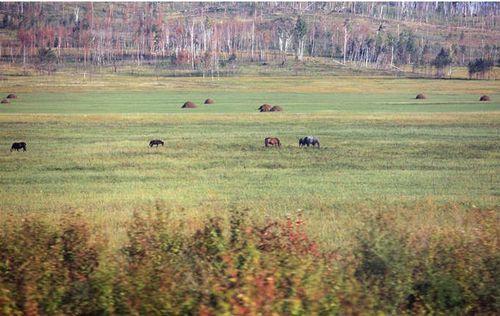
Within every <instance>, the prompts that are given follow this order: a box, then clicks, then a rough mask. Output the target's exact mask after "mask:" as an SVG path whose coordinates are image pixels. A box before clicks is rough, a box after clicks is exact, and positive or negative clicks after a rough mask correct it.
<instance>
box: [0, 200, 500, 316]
mask: <svg viewBox="0 0 500 316" xmlns="http://www.w3.org/2000/svg"><path fill="white" fill-rule="evenodd" d="M412 211H414V210H412ZM432 211H435V210H432ZM444 211H446V212H453V211H454V210H453V209H445V210H444ZM425 212H426V211H425V210H421V214H423V215H425V214H426V213H425ZM246 214H247V212H246V211H233V212H232V214H231V216H230V218H229V220H228V221H227V222H226V221H224V220H222V219H221V218H210V219H208V220H206V221H205V222H203V223H201V224H200V226H199V228H198V229H197V230H196V231H194V232H189V230H188V229H187V228H186V227H184V224H183V223H182V221H179V220H175V219H173V218H172V217H170V216H169V213H168V212H165V211H163V210H161V209H158V210H156V211H154V212H149V213H147V212H146V213H144V212H142V213H136V214H135V215H134V216H133V218H132V220H131V222H130V224H129V225H128V227H127V228H126V231H127V237H128V241H127V243H126V245H124V246H123V247H122V248H121V249H120V250H119V251H118V252H115V253H113V254H112V256H110V253H109V251H110V249H106V248H104V246H105V240H104V238H102V237H101V236H99V235H98V234H95V233H93V232H92V231H91V230H90V229H89V226H88V225H87V223H86V222H85V221H84V220H83V219H82V218H81V217H79V216H76V215H68V216H65V217H64V218H63V219H62V220H61V221H60V223H59V224H57V225H51V224H50V223H48V222H47V221H45V220H43V219H42V218H41V216H38V217H28V218H25V219H24V220H23V221H21V222H17V221H15V220H13V219H7V220H5V221H4V222H3V224H4V226H3V229H2V233H1V234H2V235H1V239H0V313H1V314H5V315H21V314H31V315H37V314H71V315H83V314H119V315H121V314H141V315H142V314H145V315H159V314H161V315H163V314H175V315H178V314H182V315H185V314H187V315H191V314H203V315H216V314H231V315H233V314H235V315H240V314H252V315H254V314H266V315H268V314H280V315H282V314H283V315H299V314H300V315H331V314H377V313H381V314H413V313H415V314H492V315H493V314H495V312H496V311H498V309H499V307H500V304H499V297H500V293H499V289H498V286H497V285H498V283H499V282H500V279H499V275H500V273H499V272H500V271H499V266H500V259H499V255H498V253H497V240H496V227H497V225H496V224H497V223H496V211H495V210H477V209H472V210H470V211H469V212H468V213H467V214H465V215H464V218H463V222H464V225H463V226H461V227H451V226H446V225H444V226H443V225H441V226H431V225H421V226H416V227H413V226H415V225H407V224H406V220H407V221H408V222H410V223H411V222H412V221H414V219H415V218H416V216H417V215H413V214H415V213H412V214H405V213H404V211H401V212H399V213H398V215H397V216H396V215H395V213H394V212H389V211H378V212H371V211H369V212H366V213H361V214H364V215H362V216H364V218H363V219H362V223H363V225H362V226H361V227H358V228H357V230H356V231H355V234H354V235H353V247H352V248H350V249H338V250H336V251H325V250H323V249H321V247H320V246H319V245H318V244H317V243H316V242H315V241H314V240H312V239H311V238H310V236H309V235H308V234H307V233H306V231H307V230H306V227H307V225H306V223H305V221H304V220H303V219H302V216H301V215H300V214H297V215H296V216H294V217H289V218H286V219H284V220H276V221H271V222H267V223H266V224H255V223H252V222H251V221H250V220H249V219H248V218H247V217H246ZM401 214H403V215H401ZM405 217H406V218H405ZM402 219H403V220H402Z"/></svg>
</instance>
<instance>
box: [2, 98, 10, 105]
mask: <svg viewBox="0 0 500 316" xmlns="http://www.w3.org/2000/svg"><path fill="white" fill-rule="evenodd" d="M0 103H2V104H5V103H10V101H9V100H7V99H3V100H2V101H0Z"/></svg>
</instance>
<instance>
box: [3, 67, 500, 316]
mask: <svg viewBox="0 0 500 316" xmlns="http://www.w3.org/2000/svg"><path fill="white" fill-rule="evenodd" d="M87 79H88V78H87ZM87 79H86V80H82V79H81V78H78V77H77V76H76V75H73V76H72V75H69V74H58V75H55V76H51V77H36V76H21V77H18V76H15V75H11V76H7V78H4V80H3V81H2V86H1V87H0V93H3V94H4V95H6V94H7V93H11V92H15V93H17V94H18V96H19V98H18V99H15V100H12V102H11V103H10V104H2V105H1V106H0V131H1V133H0V144H1V150H0V228H1V229H0V314H5V315H17V314H19V315H20V314H22V313H24V314H29V315H37V314H71V315H79V314H95V315H124V314H144V315H165V314H172V315H194V314H203V315H222V314H227V315H245V314H246V315H257V314H262V315H271V314H273V313H274V314H279V315H317V314H321V315H338V314H341V315H349V314H408V313H413V314H466V313H470V314H485V315H489V314H491V315H493V314H495V311H498V308H499V306H500V301H499V297H500V293H499V288H498V282H500V281H499V280H498V275H500V273H499V271H498V267H499V266H500V265H499V264H498V263H499V262H500V257H499V255H498V221H499V216H498V214H499V213H498V211H499V210H500V208H499V202H500V191H499V189H498V188H499V187H500V180H499V177H498V175H499V171H500V164H499V161H500V135H499V130H500V89H499V88H500V85H499V84H498V83H497V82H496V81H466V80H423V79H395V78H384V77H319V78H318V77H314V78H311V77H265V78H264V77H242V78H221V79H220V80H213V81H212V80H210V79H203V78H159V79H157V78H155V77H148V76H145V77H134V76H124V75H113V76H111V75H106V76H95V77H93V78H92V80H87ZM420 92H424V93H426V94H427V96H428V99H427V100H415V99H414V97H415V95H416V94H417V93H420ZM482 94H488V95H490V96H491V98H492V101H490V102H479V101H478V99H479V96H481V95H482ZM208 97H210V98H213V99H215V101H216V103H215V104H213V105H203V104H202V102H203V100H204V99H206V98H208ZM187 100H190V101H193V102H196V103H197V104H198V105H199V107H198V108H197V109H189V110H186V109H180V106H181V105H182V104H183V103H184V102H185V101H187ZM262 103H270V104H273V105H280V106H282V107H283V108H284V109H285V111H284V112H277V113H258V112H257V108H258V106H259V105H261V104H262ZM271 135H272V136H277V137H279V138H280V139H281V141H282V144H283V147H282V148H281V149H275V148H264V146H263V140H264V138H265V137H266V136H271ZM306 135H315V136H317V137H319V139H320V140H321V148H320V149H318V148H298V138H299V137H303V136H306ZM155 138H160V139H163V140H165V142H166V145H165V146H164V147H159V148H149V147H148V142H149V140H151V139H155ZM14 141H26V142H27V143H28V151H27V152H10V151H9V148H10V144H11V143H12V142H14Z"/></svg>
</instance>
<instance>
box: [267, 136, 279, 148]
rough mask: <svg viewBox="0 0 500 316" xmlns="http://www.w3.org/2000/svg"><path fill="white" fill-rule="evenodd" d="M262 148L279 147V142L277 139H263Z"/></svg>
mask: <svg viewBox="0 0 500 316" xmlns="http://www.w3.org/2000/svg"><path fill="white" fill-rule="evenodd" d="M264 146H266V147H271V146H273V147H281V142H280V140H279V138H277V137H266V138H265V139H264Z"/></svg>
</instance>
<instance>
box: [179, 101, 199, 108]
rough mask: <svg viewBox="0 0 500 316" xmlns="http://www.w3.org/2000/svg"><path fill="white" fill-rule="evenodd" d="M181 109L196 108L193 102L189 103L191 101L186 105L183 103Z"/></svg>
mask: <svg viewBox="0 0 500 316" xmlns="http://www.w3.org/2000/svg"><path fill="white" fill-rule="evenodd" d="M181 108H183V109H195V108H197V106H196V104H194V103H193V102H191V101H187V102H186V103H184V104H183V105H182V107H181Z"/></svg>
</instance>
